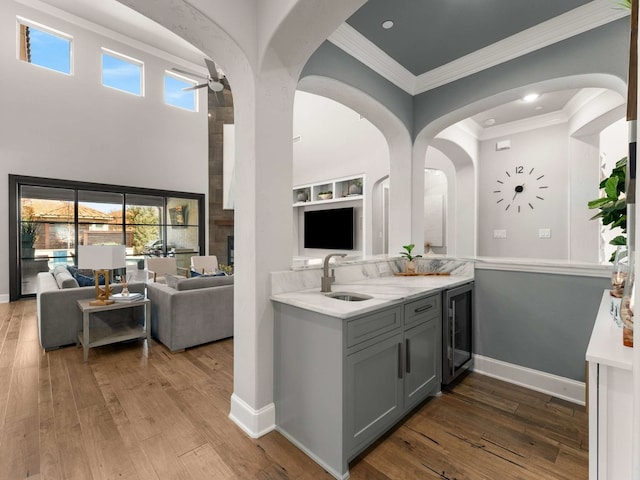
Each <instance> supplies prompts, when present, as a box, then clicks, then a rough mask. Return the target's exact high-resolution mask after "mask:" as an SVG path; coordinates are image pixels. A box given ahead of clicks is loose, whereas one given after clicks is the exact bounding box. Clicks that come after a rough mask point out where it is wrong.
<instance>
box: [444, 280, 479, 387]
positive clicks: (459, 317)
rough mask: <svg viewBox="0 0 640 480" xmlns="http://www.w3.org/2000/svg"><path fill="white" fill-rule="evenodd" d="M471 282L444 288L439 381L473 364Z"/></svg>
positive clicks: (447, 382)
mask: <svg viewBox="0 0 640 480" xmlns="http://www.w3.org/2000/svg"><path fill="white" fill-rule="evenodd" d="M473 286H474V284H473V282H470V283H467V284H465V285H461V286H460V287H456V288H452V289H450V290H446V291H445V292H444V298H443V307H444V312H445V315H443V322H442V384H443V385H448V384H450V383H451V382H453V381H454V380H455V379H456V378H457V377H458V376H459V375H460V374H462V372H464V371H465V370H468V369H469V368H471V367H472V366H473V336H472V332H473Z"/></svg>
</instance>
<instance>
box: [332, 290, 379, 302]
mask: <svg viewBox="0 0 640 480" xmlns="http://www.w3.org/2000/svg"><path fill="white" fill-rule="evenodd" d="M325 295H326V296H327V297H329V298H335V299H336V300H343V301H345V302H361V301H363V300H370V299H371V298H373V297H371V296H369V295H364V294H362V293H353V292H329V293H325Z"/></svg>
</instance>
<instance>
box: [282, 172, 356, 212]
mask: <svg viewBox="0 0 640 480" xmlns="http://www.w3.org/2000/svg"><path fill="white" fill-rule="evenodd" d="M364 180H365V177H364V175H358V176H353V177H343V178H337V179H334V180H325V181H323V182H317V183H312V184H307V185H298V186H296V187H294V188H293V206H294V207H301V206H304V205H312V204H316V203H323V202H344V201H349V200H358V199H359V200H361V199H362V192H363V191H364Z"/></svg>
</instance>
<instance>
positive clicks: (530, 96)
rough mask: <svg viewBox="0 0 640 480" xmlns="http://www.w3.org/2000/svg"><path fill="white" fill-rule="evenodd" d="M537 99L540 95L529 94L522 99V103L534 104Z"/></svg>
mask: <svg viewBox="0 0 640 480" xmlns="http://www.w3.org/2000/svg"><path fill="white" fill-rule="evenodd" d="M538 97H540V94H538V93H529V94H528V95H525V96H524V97H522V101H523V102H527V103H529V102H534V101H536V100H537V99H538Z"/></svg>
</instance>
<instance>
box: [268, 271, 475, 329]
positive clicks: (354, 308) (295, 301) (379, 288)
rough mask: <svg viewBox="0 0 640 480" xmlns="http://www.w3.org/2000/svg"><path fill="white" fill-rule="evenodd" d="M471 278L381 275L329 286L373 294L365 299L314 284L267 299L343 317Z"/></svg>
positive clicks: (471, 278) (458, 276)
mask: <svg viewBox="0 0 640 480" xmlns="http://www.w3.org/2000/svg"><path fill="white" fill-rule="evenodd" d="M473 279H474V277H473V275H469V276H467V275H450V276H415V277H413V276H412V277H409V276H384V277H376V278H369V279H363V280H358V281H355V282H348V283H334V284H333V285H332V286H331V291H332V292H349V293H359V294H364V295H369V296H371V297H373V298H371V299H369V300H363V301H357V302H348V301H344V300H337V299H335V298H330V297H328V296H326V295H325V294H324V293H322V292H320V289H319V288H317V287H316V288H309V289H305V290H298V291H295V292H286V293H279V294H275V295H272V296H271V300H272V301H274V302H278V303H283V304H286V305H291V306H294V307H298V308H302V309H305V310H309V311H313V312H316V313H321V314H324V315H329V316H332V317H337V318H343V319H347V318H351V317H355V316H358V315H362V314H366V313H369V312H372V311H375V310H379V309H381V308H385V307H391V306H393V305H397V304H399V303H402V302H405V301H410V300H412V299H414V298H418V297H421V296H423V295H425V294H429V293H436V292H438V291H442V290H445V289H450V288H454V287H456V286H459V285H464V284H465V283H468V282H471V281H473Z"/></svg>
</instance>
